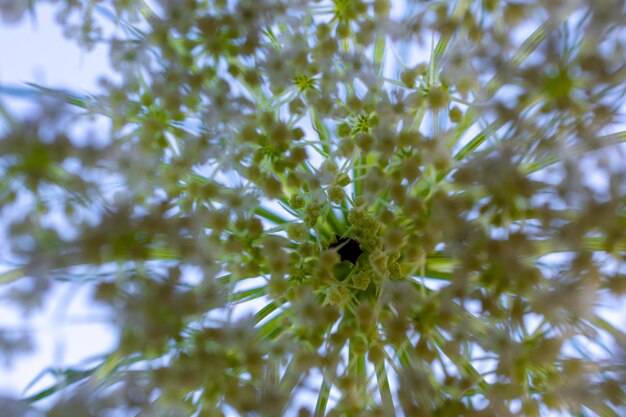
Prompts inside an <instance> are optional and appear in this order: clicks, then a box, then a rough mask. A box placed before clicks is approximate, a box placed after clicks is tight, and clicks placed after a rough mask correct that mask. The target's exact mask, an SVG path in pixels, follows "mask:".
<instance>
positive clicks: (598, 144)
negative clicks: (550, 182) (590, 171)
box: [522, 131, 626, 174]
mask: <svg viewBox="0 0 626 417" xmlns="http://www.w3.org/2000/svg"><path fill="white" fill-rule="evenodd" d="M624 142H626V131H621V132H616V133H611V134H609V135H604V136H600V137H599V138H598V139H597V140H596V141H592V142H590V143H584V144H581V145H578V146H574V147H572V148H570V149H568V156H570V157H571V156H576V155H582V154H584V153H587V152H592V151H595V150H599V149H602V148H605V147H607V146H612V145H617V144H620V143H624ZM562 161H563V157H562V156H558V155H553V156H549V157H547V158H545V159H543V160H541V161H536V162H531V163H529V164H526V165H523V166H522V171H523V172H524V173H526V174H532V173H534V172H537V171H540V170H542V169H544V168H547V167H549V166H551V165H554V164H557V163H559V162H562Z"/></svg>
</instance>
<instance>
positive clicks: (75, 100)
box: [26, 82, 89, 109]
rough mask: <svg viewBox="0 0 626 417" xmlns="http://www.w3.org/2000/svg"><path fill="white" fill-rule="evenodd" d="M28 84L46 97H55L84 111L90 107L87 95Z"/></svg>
mask: <svg viewBox="0 0 626 417" xmlns="http://www.w3.org/2000/svg"><path fill="white" fill-rule="evenodd" d="M26 84H27V85H29V86H31V87H33V88H34V89H37V90H38V91H39V92H41V93H42V94H44V95H47V96H49V97H54V98H56V99H58V100H61V101H63V102H65V103H68V104H71V105H73V106H77V107H81V108H83V109H86V108H87V107H88V105H87V101H88V99H89V98H88V96H86V95H79V94H78V93H74V92H68V91H66V90H61V89H56V88H50V87H44V86H42V85H39V84H35V83H31V82H27V83H26Z"/></svg>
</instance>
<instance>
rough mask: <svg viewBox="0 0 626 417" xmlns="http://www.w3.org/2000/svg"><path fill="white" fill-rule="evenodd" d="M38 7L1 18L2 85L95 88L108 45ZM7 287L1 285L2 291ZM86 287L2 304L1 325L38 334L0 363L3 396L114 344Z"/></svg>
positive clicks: (19, 108)
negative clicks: (18, 305) (81, 35)
mask: <svg viewBox="0 0 626 417" xmlns="http://www.w3.org/2000/svg"><path fill="white" fill-rule="evenodd" d="M37 10H38V14H37V21H36V23H34V22H32V20H31V19H29V18H27V19H25V20H23V21H22V22H20V24H18V25H7V24H5V23H0V86H11V87H16V86H21V87H23V86H24V84H23V82H26V81H33V82H37V83H40V84H43V85H47V86H53V87H65V88H72V89H75V90H77V91H94V90H96V89H97V79H98V77H99V76H100V75H102V74H103V73H105V72H106V70H107V68H108V56H107V52H106V50H105V49H104V48H97V49H96V50H94V51H92V52H89V53H86V52H84V51H82V50H81V49H80V48H78V47H77V46H76V45H75V44H74V43H73V42H71V41H68V40H66V39H64V37H63V34H62V32H61V29H60V28H59V25H58V24H57V23H56V22H55V21H54V15H53V12H52V10H53V8H52V7H51V6H49V5H47V4H45V5H42V6H41V7H38V8H37ZM0 99H1V100H2V101H3V103H5V104H6V105H8V107H9V108H10V109H11V110H12V111H13V113H15V114H17V115H20V114H24V113H25V112H26V111H27V109H28V108H29V101H28V100H23V99H11V98H9V97H7V96H5V95H1V96H0ZM5 245H6V243H5V241H4V240H3V239H0V260H1V259H4V257H5V254H6V246H5ZM1 270H3V266H2V265H1V263H0V271H1ZM16 285H19V283H18V284H16ZM6 290H7V288H0V296H2V294H3V293H5V291H6ZM88 291H89V288H88V287H82V288H81V287H80V286H77V285H71V284H58V285H56V286H55V287H54V290H53V292H52V293H51V294H50V297H48V298H47V300H48V302H47V303H46V307H45V309H44V310H43V311H42V312H40V313H37V314H33V315H32V316H31V317H22V316H21V315H20V314H19V313H18V312H17V311H16V310H15V309H13V308H7V307H6V306H4V305H2V304H1V303H0V327H3V328H23V327H24V326H25V324H24V323H26V327H27V328H28V329H29V330H30V331H32V333H33V335H34V336H35V349H36V350H35V352H34V353H33V354H31V355H23V356H19V357H18V358H17V359H16V360H15V361H14V364H13V366H12V367H10V368H7V367H5V366H4V364H2V363H1V362H0V397H2V396H3V395H13V396H20V395H22V394H24V393H23V390H24V388H25V387H26V386H27V384H28V383H29V382H31V381H32V380H33V379H34V378H35V377H36V376H37V375H38V374H39V373H40V372H41V371H42V370H44V369H45V368H46V367H48V366H51V365H61V364H63V365H68V364H77V363H81V361H83V360H84V359H85V358H88V357H92V356H94V355H97V354H102V353H105V352H109V351H110V350H111V349H113V348H114V345H115V335H114V334H113V333H112V332H111V330H110V327H109V326H108V325H106V324H105V323H104V321H103V315H102V311H99V310H97V309H96V308H94V307H93V305H90V304H91V302H90V301H89V298H88ZM51 382H53V379H52V378H50V377H47V378H43V379H42V380H41V381H40V382H39V383H38V384H36V385H35V386H34V387H33V388H32V389H30V390H29V391H28V392H27V394H28V393H34V392H36V391H37V388H39V389H41V388H46V387H48V386H49V385H50V383H51Z"/></svg>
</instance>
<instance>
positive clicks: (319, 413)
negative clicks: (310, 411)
mask: <svg viewBox="0 0 626 417" xmlns="http://www.w3.org/2000/svg"><path fill="white" fill-rule="evenodd" d="M330 388H331V384H330V381H329V380H328V376H327V375H326V374H324V378H323V380H322V386H321V387H320V391H319V394H318V396H317V403H316V404H315V414H314V416H315V417H323V416H324V413H325V412H326V406H327V405H328V398H329V397H330Z"/></svg>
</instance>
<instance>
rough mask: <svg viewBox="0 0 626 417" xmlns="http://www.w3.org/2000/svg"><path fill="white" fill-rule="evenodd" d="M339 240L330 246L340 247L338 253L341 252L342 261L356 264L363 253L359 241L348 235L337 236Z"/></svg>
mask: <svg viewBox="0 0 626 417" xmlns="http://www.w3.org/2000/svg"><path fill="white" fill-rule="evenodd" d="M335 237H336V238H337V242H335V243H333V244H331V245H330V248H337V247H338V248H339V249H338V250H337V253H338V254H339V256H340V258H341V261H342V262H343V261H349V262H352V263H353V264H356V261H357V259H359V256H361V254H362V253H363V250H362V249H361V246H360V245H359V242H357V241H356V240H354V239H350V238H348V237H340V236H335Z"/></svg>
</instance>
